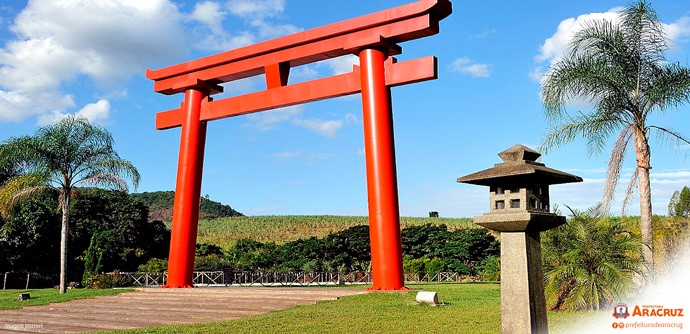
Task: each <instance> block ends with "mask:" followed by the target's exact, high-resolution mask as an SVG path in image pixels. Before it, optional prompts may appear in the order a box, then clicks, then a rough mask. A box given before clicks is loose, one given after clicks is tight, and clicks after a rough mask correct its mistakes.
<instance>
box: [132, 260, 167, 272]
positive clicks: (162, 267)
mask: <svg viewBox="0 0 690 334" xmlns="http://www.w3.org/2000/svg"><path fill="white" fill-rule="evenodd" d="M137 270H138V271H142V272H147V273H163V272H166V271H168V260H165V259H156V258H152V259H149V261H148V262H146V263H144V264H142V265H139V267H138V268H137Z"/></svg>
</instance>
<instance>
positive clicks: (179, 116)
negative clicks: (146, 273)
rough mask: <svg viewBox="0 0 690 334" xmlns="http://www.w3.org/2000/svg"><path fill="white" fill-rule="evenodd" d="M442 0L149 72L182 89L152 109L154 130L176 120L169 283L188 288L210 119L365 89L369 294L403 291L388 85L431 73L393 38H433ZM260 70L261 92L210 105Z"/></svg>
mask: <svg viewBox="0 0 690 334" xmlns="http://www.w3.org/2000/svg"><path fill="white" fill-rule="evenodd" d="M451 12H452V5H451V3H450V1H449V0H419V1H417V2H414V3H410V4H407V5H403V6H399V7H395V8H391V9H388V10H384V11H380V12H376V13H373V14H369V15H365V16H361V17H357V18H354V19H349V20H346V21H341V22H338V23H333V24H330V25H326V26H322V27H319V28H315V29H311V30H306V31H302V32H299V33H295V34H292V35H288V36H285V37H281V38H277V39H273V40H270V41H266V42H261V43H257V44H254V45H250V46H246V47H242V48H239V49H234V50H230V51H226V52H222V53H218V54H215V55H211V56H208V57H204V58H200V59H196V60H192V61H189V62H186V63H182V64H178V65H173V66H170V67H166V68H162V69H159V70H147V72H146V76H147V78H149V79H152V80H154V81H155V82H154V90H155V91H156V92H158V93H162V94H166V95H172V94H177V93H184V101H183V102H182V103H181V105H180V108H177V109H173V110H168V111H164V112H159V113H158V114H157V115H156V128H157V129H159V130H161V129H169V128H174V127H178V126H181V127H182V133H181V138H180V152H179V160H178V169H177V185H176V188H175V203H174V207H173V221H172V236H171V241H170V257H169V259H168V260H169V261H168V280H167V284H166V287H171V288H184V287H192V286H193V283H192V275H193V271H194V255H195V250H196V238H197V228H198V220H199V199H200V195H201V176H202V169H203V158H204V148H205V142H206V125H207V122H208V121H211V120H216V119H221V118H226V117H233V116H238V115H243V114H248V113H253V112H259V111H264V110H270V109H275V108H279V107H285V106H290V105H295V104H301V103H306V102H311V101H317V100H323V99H327V98H332V97H337V96H344V95H350V94H356V93H360V92H361V94H362V109H363V118H362V119H363V123H364V149H365V155H366V174H367V189H368V190H367V192H368V198H369V229H370V239H371V265H372V275H373V286H372V287H371V289H374V290H402V289H405V287H404V279H403V268H402V247H401V241H400V214H399V207H398V189H397V176H396V174H397V173H396V167H395V148H394V138H393V116H392V109H391V98H390V87H393V86H397V85H403V84H409V83H415V82H419V81H425V80H431V79H436V77H437V67H438V66H437V61H436V58H435V57H432V56H429V57H424V58H419V59H414V60H410V61H405V62H400V63H397V62H396V60H395V58H393V57H391V56H393V55H397V54H400V53H401V52H402V49H401V48H400V46H399V45H398V43H401V42H406V41H409V40H413V39H418V38H422V37H427V36H431V35H434V34H437V33H438V31H439V21H440V20H442V19H444V18H445V17H447V16H448V15H450V14H451ZM348 54H355V55H358V56H359V62H360V64H359V66H354V67H353V70H352V72H349V73H345V74H341V75H335V76H331V77H326V78H321V79H316V80H312V81H307V82H302V83H296V84H289V83H288V77H289V73H290V68H293V67H296V66H300V65H305V64H309V63H313V62H317V61H321V60H325V59H329V58H334V57H339V56H343V55H348ZM261 74H264V75H265V77H266V89H265V90H262V91H258V92H254V93H249V94H244V95H239V96H234V97H229V98H225V99H222V100H217V101H214V100H213V99H212V98H211V95H213V94H216V93H220V92H222V91H223V88H222V87H221V86H220V84H222V83H225V82H230V81H234V80H238V79H242V78H247V77H252V76H256V75H261Z"/></svg>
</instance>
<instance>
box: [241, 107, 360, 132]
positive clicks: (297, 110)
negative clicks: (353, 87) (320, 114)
mask: <svg viewBox="0 0 690 334" xmlns="http://www.w3.org/2000/svg"><path fill="white" fill-rule="evenodd" d="M303 111H304V105H296V106H290V107H285V108H279V109H275V110H268V111H262V112H258V113H254V114H250V115H248V116H247V119H248V120H249V122H248V123H247V125H246V126H248V127H252V128H256V129H258V130H259V131H271V130H274V129H275V128H276V126H278V125H279V124H285V123H288V124H292V125H296V126H299V127H303V128H305V129H308V130H311V131H313V132H316V133H318V134H320V135H322V136H324V137H327V138H335V137H336V136H337V135H338V132H339V131H340V129H342V127H343V125H345V123H346V122H347V123H354V122H357V121H358V120H357V117H355V116H354V115H352V114H349V113H348V114H346V115H345V116H344V117H343V119H331V120H328V119H315V118H304V117H302V112H303Z"/></svg>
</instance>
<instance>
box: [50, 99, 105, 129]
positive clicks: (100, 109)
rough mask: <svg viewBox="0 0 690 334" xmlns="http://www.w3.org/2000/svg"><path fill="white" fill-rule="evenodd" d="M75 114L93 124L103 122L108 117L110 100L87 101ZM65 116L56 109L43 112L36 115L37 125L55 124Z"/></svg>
mask: <svg viewBox="0 0 690 334" xmlns="http://www.w3.org/2000/svg"><path fill="white" fill-rule="evenodd" d="M75 115H77V116H82V117H84V118H86V119H88V120H89V122H91V123H94V124H104V123H106V122H107V121H108V119H109V118H110V101H108V100H106V99H100V100H98V102H96V103H89V104H87V105H85V106H84V107H83V108H81V110H79V111H77V112H76V113H75ZM65 116H67V114H65V113H62V112H60V111H58V110H53V111H51V112H48V113H44V114H42V115H40V116H39V117H38V124H39V125H49V124H55V123H56V122H57V121H59V120H60V119H61V118H63V117H65Z"/></svg>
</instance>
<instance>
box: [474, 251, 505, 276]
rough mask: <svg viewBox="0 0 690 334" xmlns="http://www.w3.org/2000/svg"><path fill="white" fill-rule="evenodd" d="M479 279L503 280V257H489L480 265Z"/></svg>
mask: <svg viewBox="0 0 690 334" xmlns="http://www.w3.org/2000/svg"><path fill="white" fill-rule="evenodd" d="M479 278H481V280H482V281H500V280H501V257H500V256H496V255H491V256H487V257H486V258H485V259H484V260H482V262H480V263H479Z"/></svg>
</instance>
